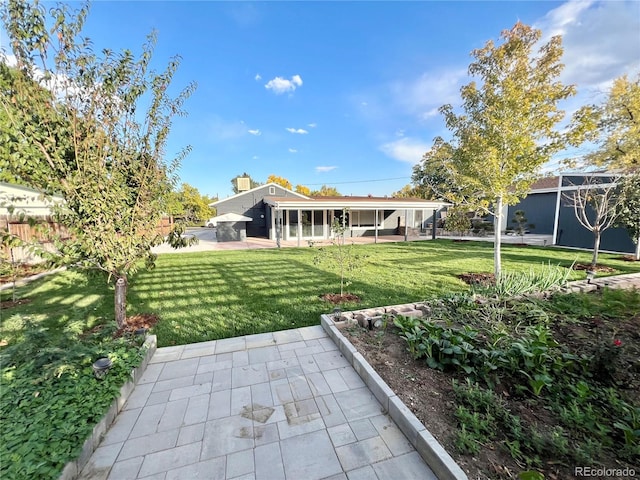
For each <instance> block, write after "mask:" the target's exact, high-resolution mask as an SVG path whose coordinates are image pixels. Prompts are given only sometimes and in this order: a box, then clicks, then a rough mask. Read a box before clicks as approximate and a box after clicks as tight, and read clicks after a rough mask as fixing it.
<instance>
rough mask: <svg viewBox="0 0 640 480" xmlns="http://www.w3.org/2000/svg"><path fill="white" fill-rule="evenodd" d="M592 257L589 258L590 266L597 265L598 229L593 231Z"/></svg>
mask: <svg viewBox="0 0 640 480" xmlns="http://www.w3.org/2000/svg"><path fill="white" fill-rule="evenodd" d="M593 237H594V238H593V257H592V258H591V268H595V266H596V265H598V251H599V250H600V230H595V231H594V232H593Z"/></svg>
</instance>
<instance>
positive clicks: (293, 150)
mask: <svg viewBox="0 0 640 480" xmlns="http://www.w3.org/2000/svg"><path fill="white" fill-rule="evenodd" d="M289 153H298V150H296V149H295V148H290V149H289Z"/></svg>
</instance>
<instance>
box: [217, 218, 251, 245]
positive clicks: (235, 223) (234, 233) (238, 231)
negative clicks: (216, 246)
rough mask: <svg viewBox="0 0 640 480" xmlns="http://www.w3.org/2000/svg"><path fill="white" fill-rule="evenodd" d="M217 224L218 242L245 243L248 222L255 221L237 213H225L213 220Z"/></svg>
mask: <svg viewBox="0 0 640 480" xmlns="http://www.w3.org/2000/svg"><path fill="white" fill-rule="evenodd" d="M211 220H212V221H215V222H216V224H217V230H216V240H217V241H218V242H244V241H246V240H247V222H251V221H253V219H252V218H251V217H245V216H244V215H239V214H237V213H225V214H224V215H218V216H217V217H213V218H212V219H211Z"/></svg>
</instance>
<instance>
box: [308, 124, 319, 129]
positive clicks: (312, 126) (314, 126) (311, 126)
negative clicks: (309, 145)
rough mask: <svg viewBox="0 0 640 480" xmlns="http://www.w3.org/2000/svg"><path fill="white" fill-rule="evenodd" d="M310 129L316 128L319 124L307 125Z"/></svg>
mask: <svg viewBox="0 0 640 480" xmlns="http://www.w3.org/2000/svg"><path fill="white" fill-rule="evenodd" d="M307 126H308V127H309V128H316V127H317V126H318V124H317V123H310V124H309V125H307Z"/></svg>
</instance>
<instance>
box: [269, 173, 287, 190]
mask: <svg viewBox="0 0 640 480" xmlns="http://www.w3.org/2000/svg"><path fill="white" fill-rule="evenodd" d="M267 183H275V184H277V185H280V186H282V187H284V188H286V189H287V190H293V186H292V185H291V182H290V181H289V180H287V179H286V178H284V177H279V176H277V175H273V174H271V175H269V176H268V177H267Z"/></svg>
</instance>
